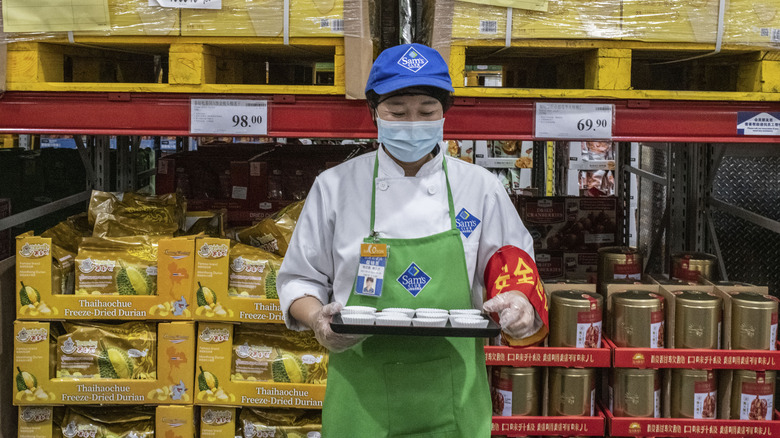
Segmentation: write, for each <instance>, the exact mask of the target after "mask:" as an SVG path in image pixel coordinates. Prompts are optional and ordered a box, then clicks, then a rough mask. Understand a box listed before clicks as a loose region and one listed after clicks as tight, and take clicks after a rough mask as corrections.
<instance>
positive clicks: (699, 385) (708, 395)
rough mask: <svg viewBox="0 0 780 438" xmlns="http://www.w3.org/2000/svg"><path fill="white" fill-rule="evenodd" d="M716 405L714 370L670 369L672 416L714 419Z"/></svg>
mask: <svg viewBox="0 0 780 438" xmlns="http://www.w3.org/2000/svg"><path fill="white" fill-rule="evenodd" d="M717 406H718V382H717V380H716V378H715V372H714V371H712V370H686V369H681V368H673V369H672V384H671V406H670V411H671V416H672V418H696V419H714V418H716V416H717Z"/></svg>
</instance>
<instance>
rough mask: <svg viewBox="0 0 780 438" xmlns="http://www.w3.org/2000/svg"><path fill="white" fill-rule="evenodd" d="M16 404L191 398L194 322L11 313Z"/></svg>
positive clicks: (152, 401) (183, 400) (172, 401)
mask: <svg viewBox="0 0 780 438" xmlns="http://www.w3.org/2000/svg"><path fill="white" fill-rule="evenodd" d="M13 336H14V391H13V401H14V405H18V406H29V405H53V404H63V405H71V404H72V405H85V404H87V405H88V404H148V405H158V404H183V405H187V404H190V405H191V404H192V399H193V388H192V382H193V379H194V369H193V366H192V363H193V362H194V361H195V323H194V322H184V321H181V322H159V323H158V322H144V321H129V322H123V323H107V322H101V321H98V322H93V321H64V322H58V321H50V322H36V321H16V322H15V323H14V332H13Z"/></svg>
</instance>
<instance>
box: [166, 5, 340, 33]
mask: <svg viewBox="0 0 780 438" xmlns="http://www.w3.org/2000/svg"><path fill="white" fill-rule="evenodd" d="M349 1H350V0H347V2H346V3H347V5H346V7H347V8H349ZM284 4H285V0H260V1H251V0H222V9H219V10H208V9H182V11H181V12H182V17H181V23H182V24H181V30H182V35H184V36H261V37H281V36H283V34H284V21H285V17H284V11H285V7H284ZM344 12H345V1H344V0H337V1H330V2H328V1H321V0H290V1H289V13H290V16H289V29H288V33H289V36H290V37H316V36H343V33H344Z"/></svg>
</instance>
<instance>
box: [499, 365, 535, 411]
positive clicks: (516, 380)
mask: <svg viewBox="0 0 780 438" xmlns="http://www.w3.org/2000/svg"><path fill="white" fill-rule="evenodd" d="M492 377H493V383H492V390H491V394H492V398H493V415H496V416H503V417H506V416H510V415H525V416H527V415H541V396H540V395H541V393H542V391H541V389H542V388H541V387H542V385H541V378H542V369H541V368H540V367H528V368H515V367H498V366H496V367H493V376H492Z"/></svg>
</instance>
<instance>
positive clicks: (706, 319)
mask: <svg viewBox="0 0 780 438" xmlns="http://www.w3.org/2000/svg"><path fill="white" fill-rule="evenodd" d="M673 293H674V295H675V299H674V303H675V304H674V309H675V310H674V347H675V348H709V349H716V348H720V323H721V313H722V311H721V302H722V300H721V298H720V297H719V296H717V295H715V294H714V293H711V292H706V291H696V290H685V291H675V292H673Z"/></svg>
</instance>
